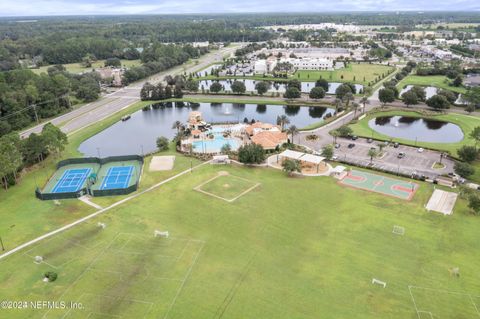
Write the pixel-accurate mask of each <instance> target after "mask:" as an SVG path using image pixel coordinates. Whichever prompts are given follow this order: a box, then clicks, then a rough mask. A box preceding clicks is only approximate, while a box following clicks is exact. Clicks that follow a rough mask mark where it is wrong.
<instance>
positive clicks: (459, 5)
mask: <svg viewBox="0 0 480 319" xmlns="http://www.w3.org/2000/svg"><path fill="white" fill-rule="evenodd" d="M288 4H289V3H288V2H286V1H283V2H279V1H274V0H266V1H264V2H262V3H257V2H256V1H252V0H247V1H244V2H241V3H237V2H235V1H232V0H226V1H225V2H223V3H222V4H218V3H216V2H215V1H213V0H202V1H194V0H189V1H184V2H182V3H181V4H180V3H167V2H163V1H162V2H158V1H153V0H139V1H128V0H121V1H117V2H115V1H114V2H112V1H111V0H99V1H94V0H73V1H67V0H33V1H27V0H3V1H2V2H1V3H0V17H2V18H21V17H61V16H128V15H134V16H135V15H137V16H148V15H150V16H151V15H189V14H190V15H205V14H210V15H217V14H219V15H224V14H256V13H258V14H322V13H348V12H351V13H376V12H378V13H381V12H388V13H396V12H398V13H415V12H416V13H419V14H420V13H427V12H436V13H438V12H446V13H457V12H470V13H472V12H480V3H479V2H477V1H473V0H460V1H454V2H450V1H447V0H440V1H436V2H435V3H433V2H432V1H426V0H423V1H422V0H420V1H413V0H408V1H400V0H382V1H371V0H368V1H361V0H356V1H346V0H340V1H338V2H337V3H336V4H335V8H334V9H333V10H332V9H330V7H331V4H330V3H329V2H327V1H325V0H321V1H315V2H313V1H300V2H297V3H295V8H292V9H290V10H285V9H284V10H278V8H279V7H281V6H287V5H288ZM433 4H434V5H435V9H433V10H432V8H431V7H432V5H433ZM252 7H255V8H256V10H255V11H254V12H252V11H247V10H245V8H252ZM387 7H388V9H386V8H387ZM326 8H329V10H325V9H326Z"/></svg>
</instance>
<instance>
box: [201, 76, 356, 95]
mask: <svg viewBox="0 0 480 319" xmlns="http://www.w3.org/2000/svg"><path fill="white" fill-rule="evenodd" d="M234 81H235V80H218V81H217V80H202V81H199V88H200V90H201V89H202V85H203V87H204V89H205V90H208V89H209V88H210V85H212V83H213V82H219V83H220V84H222V85H223V86H224V87H225V90H226V91H231V84H232V83H233V82H234ZM237 81H242V82H243V83H245V87H246V89H247V92H253V91H255V84H256V83H257V82H260V81H256V80H251V79H239V80H237ZM270 83H271V84H272V85H271V86H270V89H269V90H268V92H269V93H272V92H279V93H284V92H285V89H286V82H270ZM341 84H342V83H338V82H330V83H329V84H328V91H327V94H335V90H336V89H337V88H338V87H339V86H340V85H341ZM314 87H315V82H302V92H303V93H310V91H311V90H312V88H314ZM355 88H356V89H357V93H358V92H360V90H362V89H363V85H361V84H355Z"/></svg>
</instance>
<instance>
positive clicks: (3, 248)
mask: <svg viewBox="0 0 480 319" xmlns="http://www.w3.org/2000/svg"><path fill="white" fill-rule="evenodd" d="M0 244H1V245H2V250H3V251H5V246H3V240H2V237H0Z"/></svg>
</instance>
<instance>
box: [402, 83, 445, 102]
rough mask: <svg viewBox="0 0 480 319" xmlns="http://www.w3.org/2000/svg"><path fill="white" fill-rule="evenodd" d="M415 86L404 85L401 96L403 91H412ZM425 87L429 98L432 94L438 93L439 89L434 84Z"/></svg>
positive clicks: (426, 95) (426, 96)
mask: <svg viewBox="0 0 480 319" xmlns="http://www.w3.org/2000/svg"><path fill="white" fill-rule="evenodd" d="M412 87H413V85H407V86H406V87H404V88H403V89H402V90H401V91H400V94H399V96H402V94H403V93H405V92H408V91H410V89H411V88H412ZM423 88H424V89H425V98H426V99H427V100H428V99H429V98H431V97H432V96H434V95H435V94H437V92H438V89H437V88H436V87H434V86H425V87H423Z"/></svg>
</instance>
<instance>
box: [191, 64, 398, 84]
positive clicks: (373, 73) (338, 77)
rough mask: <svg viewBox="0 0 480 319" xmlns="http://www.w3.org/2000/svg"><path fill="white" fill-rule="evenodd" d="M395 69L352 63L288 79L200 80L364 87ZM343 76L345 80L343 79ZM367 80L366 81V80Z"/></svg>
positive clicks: (241, 77) (304, 73)
mask: <svg viewBox="0 0 480 319" xmlns="http://www.w3.org/2000/svg"><path fill="white" fill-rule="evenodd" d="M390 69H393V67H389V66H386V65H380V64H368V63H350V64H349V66H348V67H346V68H344V69H339V70H335V71H314V70H311V71H309V70H300V71H297V72H295V73H294V74H293V75H291V76H290V77H289V78H288V79H285V78H274V77H272V76H261V75H254V76H221V77H216V76H213V75H208V76H205V77H201V78H199V80H225V79H252V80H257V81H262V80H264V81H277V82H282V81H283V82H286V81H288V80H291V79H298V80H300V81H305V82H308V81H310V82H315V81H316V80H318V79H319V78H320V77H322V78H323V79H325V80H327V81H329V82H353V83H358V84H363V85H368V83H369V82H371V81H373V80H375V78H376V77H377V76H381V75H382V74H385V75H387V73H388V70H390ZM342 76H343V78H342ZM364 78H365V80H364Z"/></svg>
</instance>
